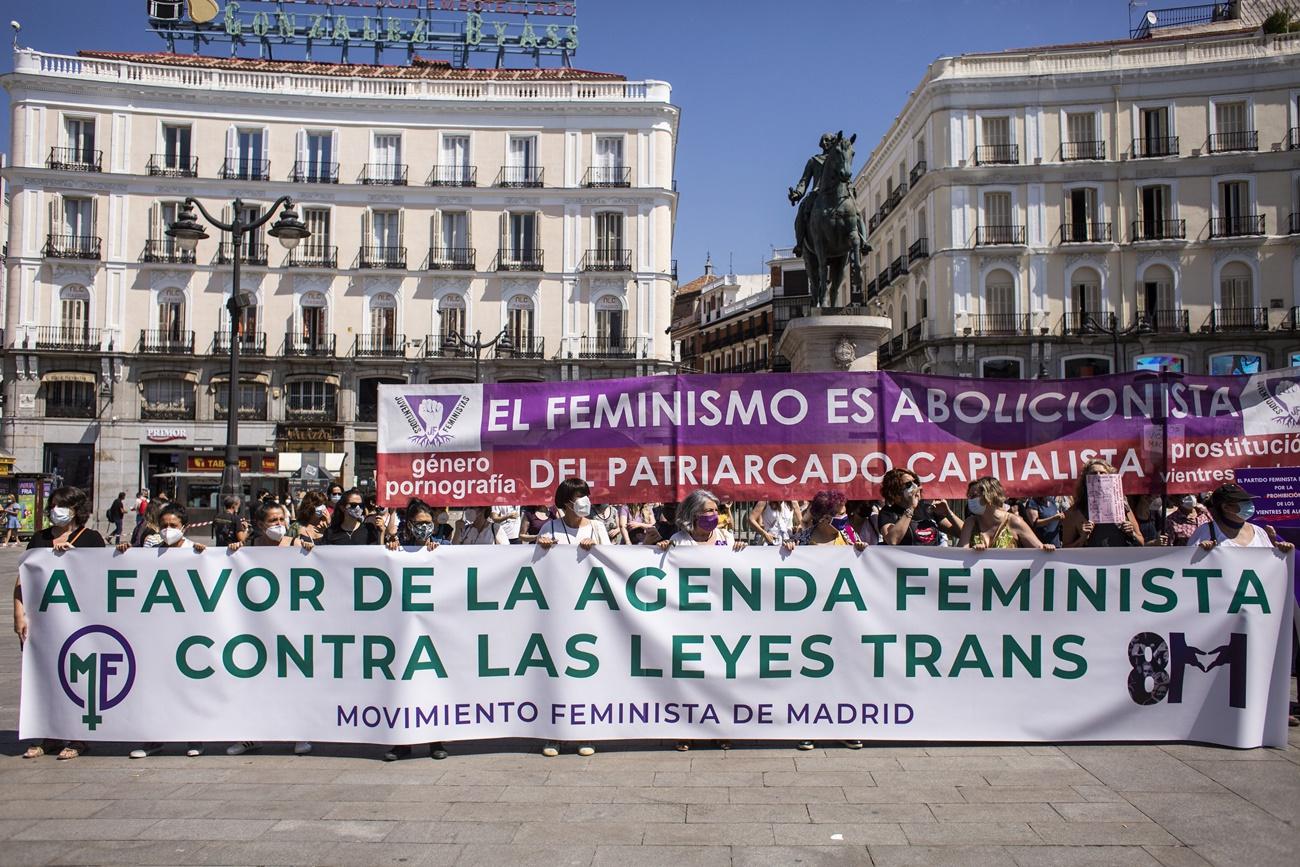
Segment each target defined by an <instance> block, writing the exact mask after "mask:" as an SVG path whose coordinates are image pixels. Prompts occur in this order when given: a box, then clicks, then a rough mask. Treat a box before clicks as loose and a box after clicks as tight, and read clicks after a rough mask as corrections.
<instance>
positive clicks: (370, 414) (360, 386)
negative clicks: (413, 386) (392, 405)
mask: <svg viewBox="0 0 1300 867" xmlns="http://www.w3.org/2000/svg"><path fill="white" fill-rule="evenodd" d="M404 383H405V380H402V379H397V378H395V377H388V376H378V377H368V378H366V379H362V380H360V381H359V382H358V383H357V421H360V422H373V421H376V420H377V419H378V418H379V386H381V385H403V384H404ZM372 462H373V459H372ZM372 467H373V463H372ZM357 474H358V475H360V474H361V470H360V468H359V467H358V469H357Z"/></svg>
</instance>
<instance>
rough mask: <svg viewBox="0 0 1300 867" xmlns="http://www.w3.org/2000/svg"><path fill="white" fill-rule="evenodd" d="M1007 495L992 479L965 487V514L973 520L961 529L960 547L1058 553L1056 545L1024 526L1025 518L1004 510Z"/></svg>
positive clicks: (977, 481)
mask: <svg viewBox="0 0 1300 867" xmlns="http://www.w3.org/2000/svg"><path fill="white" fill-rule="evenodd" d="M1006 503H1007V493H1006V491H1004V490H1003V489H1002V483H1001V482H999V481H998V480H997V479H995V478H993V477H992V476H985V477H983V478H981V479H976V480H975V481H973V482H971V483H970V485H968V486H967V487H966V511H967V512H968V513H970V517H969V518H967V519H966V524H965V526H964V527H962V532H961V546H962V547H963V548H967V547H969V548H974V549H975V550H976V551H983V550H985V549H987V548H1041V549H1042V550H1044V551H1055V550H1056V546H1055V545H1044V544H1043V543H1042V542H1040V541H1038V536H1037V535H1036V534H1035V533H1034V531H1033V530H1032V529H1031V528H1030V526H1029V524H1027V523H1025V519H1024V518H1022V517H1020V516H1019V515H1017V514H1014V513H1013V512H1012V511H1011V510H1010V509H1007V508H1005V506H1006Z"/></svg>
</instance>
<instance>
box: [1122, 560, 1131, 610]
mask: <svg viewBox="0 0 1300 867" xmlns="http://www.w3.org/2000/svg"><path fill="white" fill-rule="evenodd" d="M1132 584H1133V575H1132V573H1131V570H1129V569H1120V570H1119V610H1120V611H1121V612H1122V613H1125V614H1127V613H1128V612H1129V610H1130V608H1131V603H1130V602H1129V595H1130V593H1131V590H1132Z"/></svg>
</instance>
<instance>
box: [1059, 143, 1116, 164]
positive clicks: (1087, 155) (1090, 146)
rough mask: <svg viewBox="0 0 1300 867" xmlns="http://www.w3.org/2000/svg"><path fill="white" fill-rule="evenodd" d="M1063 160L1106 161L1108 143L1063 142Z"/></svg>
mask: <svg viewBox="0 0 1300 867" xmlns="http://www.w3.org/2000/svg"><path fill="white" fill-rule="evenodd" d="M1061 159H1062V160H1066V161H1073V160H1104V159H1106V143H1105V142H1104V141H1101V140H1099V139H1094V140H1092V141H1067V142H1062V143H1061Z"/></svg>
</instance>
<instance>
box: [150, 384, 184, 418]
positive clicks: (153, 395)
mask: <svg viewBox="0 0 1300 867" xmlns="http://www.w3.org/2000/svg"><path fill="white" fill-rule="evenodd" d="M142 387H143V389H144V403H143V405H142V406H141V407H140V417H141V418H145V419H168V418H171V419H192V418H194V383H192V382H189V381H187V380H184V379H179V378H167V379H147V380H145V381H144V383H143V384H142Z"/></svg>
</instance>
